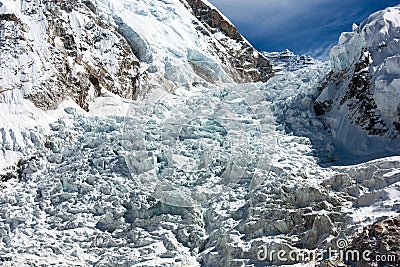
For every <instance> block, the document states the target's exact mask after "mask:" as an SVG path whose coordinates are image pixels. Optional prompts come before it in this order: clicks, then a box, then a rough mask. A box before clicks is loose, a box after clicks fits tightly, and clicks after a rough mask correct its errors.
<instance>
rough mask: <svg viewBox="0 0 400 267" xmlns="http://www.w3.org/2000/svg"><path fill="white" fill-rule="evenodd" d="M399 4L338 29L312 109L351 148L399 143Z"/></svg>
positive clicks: (390, 149) (380, 149) (389, 149)
mask: <svg viewBox="0 0 400 267" xmlns="http://www.w3.org/2000/svg"><path fill="white" fill-rule="evenodd" d="M399 14H400V7H399V6H397V7H392V8H388V9H386V10H383V11H379V12H377V13H374V14H372V15H371V16H370V17H369V18H368V19H367V20H365V21H364V22H363V23H362V24H361V25H360V26H357V25H354V26H353V28H354V29H353V32H349V33H343V34H342V35H341V37H340V40H339V44H338V45H337V46H335V47H334V48H333V49H332V51H331V67H332V71H331V73H330V75H329V76H328V78H327V79H326V81H325V83H324V84H323V87H324V90H323V91H322V93H321V95H320V96H319V98H318V99H317V100H316V102H315V105H314V109H315V112H316V113H317V114H318V115H321V116H322V118H323V119H324V120H325V123H326V125H327V126H328V127H329V128H331V129H332V130H333V135H334V138H335V139H336V141H337V143H338V144H339V145H341V146H343V148H344V149H345V150H348V151H350V152H354V153H356V154H360V155H363V154H364V155H365V154H379V153H386V154H387V153H389V154H390V153H396V150H397V148H398V147H399V145H400V141H399V133H400V127H399V125H400V91H399V87H400V68H399V62H400V45H399V41H398V40H399V38H400V34H399V32H400V23H399V20H398V17H399Z"/></svg>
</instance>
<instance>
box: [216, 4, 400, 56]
mask: <svg viewBox="0 0 400 267" xmlns="http://www.w3.org/2000/svg"><path fill="white" fill-rule="evenodd" d="M209 1H210V2H211V3H213V4H214V5H215V6H216V7H218V8H219V9H220V10H221V11H222V12H223V13H224V14H225V15H226V16H227V17H228V18H229V19H230V20H231V21H232V22H233V23H234V24H235V25H236V26H237V28H238V29H239V31H240V32H241V33H242V34H243V35H244V36H245V37H246V38H247V39H248V40H249V41H250V42H251V43H252V44H253V45H254V46H255V47H256V48H257V49H259V50H264V51H281V50H284V49H286V48H289V49H290V50H292V51H294V52H296V53H298V54H311V55H312V56H314V57H317V58H323V59H326V58H327V57H328V54H329V48H330V47H331V46H332V45H334V44H335V43H337V40H338V38H339V35H340V33H341V32H343V31H351V26H352V24H353V22H355V23H357V24H358V23H360V22H361V21H363V20H364V19H365V18H367V17H368V15H369V14H371V13H373V12H375V11H377V10H380V9H384V8H385V7H388V6H394V5H397V4H400V1H399V0H396V1H394V0H379V1H378V0H343V1H340V0H299V1H295V0H247V1H243V0H209Z"/></svg>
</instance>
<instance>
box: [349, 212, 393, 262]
mask: <svg viewBox="0 0 400 267" xmlns="http://www.w3.org/2000/svg"><path fill="white" fill-rule="evenodd" d="M348 250H358V251H360V252H364V251H370V252H371V253H370V254H368V255H367V256H368V258H369V259H371V261H369V260H368V258H367V259H360V261H358V262H352V261H349V262H348V264H350V265H351V266H357V267H358V266H360V267H361V266H362V267H369V266H399V264H400V217H397V218H391V219H387V220H383V221H379V222H376V223H374V224H373V225H371V226H368V227H366V228H364V229H363V231H362V232H361V233H360V234H358V235H357V236H356V237H355V238H354V239H353V242H352V243H351V245H350V247H349V248H348Z"/></svg>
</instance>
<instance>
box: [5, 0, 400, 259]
mask: <svg viewBox="0 0 400 267" xmlns="http://www.w3.org/2000/svg"><path fill="white" fill-rule="evenodd" d="M0 3H2V4H0V15H1V18H2V19H1V25H2V26H1V27H0V33H1V34H2V35H0V41H4V42H3V43H2V46H0V50H1V51H2V52H1V54H0V55H1V57H0V66H1V72H0V78H1V79H0V88H1V89H6V91H4V92H3V91H2V92H1V93H0V106H1V110H2V112H1V114H0V121H1V124H0V134H1V135H0V147H1V153H0V181H1V182H0V190H1V192H0V218H1V219H0V260H1V261H3V263H4V265H5V266H47V265H54V266H285V265H290V266H315V265H316V264H321V265H322V266H329V264H331V265H332V264H333V263H335V264H337V266H339V264H343V263H340V262H335V259H331V258H323V259H319V260H318V262H316V261H312V260H310V261H301V260H299V261H290V262H287V261H283V260H281V259H279V258H277V257H274V258H273V259H272V260H270V261H263V260H262V259H261V258H260V257H259V255H260V251H261V249H262V248H263V247H264V246H268V247H269V248H272V249H274V250H283V251H286V252H287V253H289V252H291V251H292V252H295V253H313V252H314V253H316V252H318V253H322V252H324V251H326V250H327V249H328V248H332V247H333V248H335V246H336V247H337V244H338V239H340V238H341V237H342V236H346V237H348V238H349V242H350V241H351V240H352V239H353V240H358V239H357V238H358V235H357V231H360V230H361V229H362V228H363V227H366V226H369V225H371V224H373V223H375V222H376V221H379V220H382V219H385V218H388V217H396V216H398V213H399V208H400V203H399V185H400V175H399V174H400V171H399V170H400V157H399V156H398V153H399V146H397V144H398V138H397V135H396V132H395V130H396V128H395V127H396V126H395V125H396V124H395V122H396V120H397V119H398V106H396V105H398V101H399V97H398V92H397V91H398V86H397V85H398V82H397V75H398V64H397V63H398V54H399V51H400V50H399V47H398V36H397V34H398V31H397V30H398V27H400V26H399V25H400V19H399V18H400V14H399V7H393V8H388V9H386V10H384V11H381V12H377V13H375V14H373V15H371V17H370V18H368V19H367V20H366V21H365V22H364V23H362V24H361V25H360V26H358V27H354V31H353V32H352V33H344V34H343V35H342V36H341V38H340V40H339V44H338V46H336V47H334V48H333V49H332V51H331V60H330V61H329V62H321V61H318V60H313V59H311V58H308V57H305V56H297V55H294V54H293V53H291V52H290V51H283V52H280V53H278V52H274V53H262V54H261V53H259V52H257V51H256V50H255V49H254V48H252V47H251V45H250V44H249V43H248V42H247V41H246V40H245V39H244V38H243V37H241V35H240V34H239V33H237V31H236V30H235V28H234V26H233V25H232V23H231V22H229V20H227V19H226V18H225V17H224V16H223V15H222V14H220V13H219V12H218V11H217V10H216V8H215V7H213V6H212V5H211V4H210V3H208V2H207V1H199V0H197V1H195V0H193V1H192V0H188V1H185V0H163V1H157V0H144V1H127V0H118V1H109V0H93V1H77V2H76V3H72V2H67V1H60V2H59V3H58V2H57V3H53V2H49V3H46V1H39V0H33V1H21V2H20V1H8V2H5V1H2V2H0ZM41 12H42V13H41ZM46 12H47V13H46ZM4 14H15V17H14V16H11V15H7V16H6V15H4ZM46 14H47V15H46ZM50 14H52V15H51V16H50ZM10 18H11V20H10ZM15 18H16V19H15ZM15 20H16V21H15ZM18 21H20V22H21V24H19V22H18ZM48 23H54V25H55V26H54V27H55V28H56V29H58V26H59V25H63V27H62V28H63V29H65V30H67V34H62V35H61V36H59V37H56V38H52V37H54V34H55V33H56V32H57V30H56V31H55V32H53V31H49V32H48V30H49V29H50V26H49V25H48ZM15 25H17V26H18V25H22V27H24V28H25V30H19V29H14V28H13V27H15ZM364 29H365V30H364ZM10 30H13V31H10ZM40 31H41V32H40ZM27 33H29V34H32V38H35V40H34V41H32V42H31V41H29V40H28V39H27V40H24V39H22V40H19V37H18V38H10V36H11V35H12V34H17V36H20V35H24V36H27V37H28V34H27ZM10 34H11V35H10ZM91 34H95V36H93V39H92V37H90V36H91ZM2 36H8V38H3V37H2ZM43 36H46V37H48V39H46V38H42V37H43ZM88 36H89V37H88ZM94 40H96V42H95V43H94V44H92V43H91V42H92V41H94ZM383 41H384V42H385V43H382V42H383ZM10 42H15V44H12V43H10ZM14 47H16V48H17V50H16V51H15V53H14V54H12V53H7V52H6V51H9V49H11V48H14ZM80 47H84V48H85V47H86V50H85V49H83V50H82V49H80ZM25 52H26V53H25ZM56 56H57V57H60V58H62V60H58V59H55V58H53V57H56ZM38 58H41V59H42V60H37V59H38ZM78 59H80V60H81V61H79V60H78ZM268 60H269V61H268ZM30 62H33V63H32V64H31V63H30ZM60 62H61V63H63V66H62V68H61V70H56V68H57V66H58V65H57V64H58V63H60ZM268 62H271V63H272V65H271V64H270V63H268ZM240 64H242V65H240ZM10 66H12V68H11V67H10ZM68 69H69V70H68ZM121 70H122V71H121ZM367 74H368V75H367ZM357 75H361V76H357ZM363 75H365V77H364V76H363ZM354 77H358V78H359V79H360V80H362V81H364V78H365V80H366V81H368V82H372V83H371V84H373V90H371V91H369V92H370V93H373V94H372V99H373V100H371V103H372V101H373V102H375V103H376V109H377V110H378V111H379V114H380V115H381V116H382V118H383V120H384V122H385V123H386V125H388V122H393V123H394V124H392V125H394V126H393V127H392V126H390V127H388V131H385V132H384V131H377V132H378V133H383V134H375V135H373V134H371V132H369V129H366V128H365V127H364V128H363V127H362V125H361V126H360V125H358V124H357V123H354V122H353V121H351V120H350V121H349V114H351V115H354V114H356V116H355V117H357V116H358V115H363V113H362V112H361V111H363V110H362V109H360V108H358V106H357V104H358V100H359V98H358V97H359V95H357V94H356V95H355V96H354V95H352V94H351V92H353V91H352V87H351V86H349V84H351V80H354ZM360 77H361V78H360ZM58 79H60V80H58ZM65 79H66V80H65ZM63 81H64V82H65V81H67V85H68V86H66V87H64V85H63ZM42 82H43V83H42ZM338 83H339V85H338ZM20 84H23V86H22V87H21V88H19V87H18V86H19V85H20ZM361 84H362V83H361ZM9 89H10V90H9ZM78 89H79V90H78ZM357 89H358V88H357ZM81 92H82V94H81ZM349 92H350V93H349ZM61 93H62V94H61ZM345 95H347V97H346V101H347V102H345V101H344V102H343V103H344V104H343V103H341V99H342V98H343V96H345ZM365 95H367V96H369V93H365ZM368 99H370V97H369V98H367V100H368ZM362 100H364V102H365V101H366V100H365V99H362ZM351 104H353V106H352V105H351ZM354 105H355V106H356V107H354ZM357 108H358V109H357ZM360 110H361V111H360ZM355 111H359V112H358V113H354V112H355ZM373 123H374V124H373ZM371 124H373V126H374V127H376V129H378V130H379V129H380V130H382V129H384V126H383V124H382V125H381V124H380V123H379V121H378V120H376V121H372V123H371ZM374 129H375V128H374ZM365 140H369V141H368V142H371V143H368V142H366V141H365ZM370 140H372V141H370ZM342 145H345V146H346V149H347V150H348V151H346V152H343V151H342V150H341V146H342ZM382 147H383V148H384V150H383V151H382V150H380V151H377V150H379V149H380V148H382ZM387 148H390V151H389V152H388V151H387V150H386V149H387ZM360 150H361V152H360ZM378 152H379V153H381V154H379V157H377V156H376V153H378ZM362 156H366V158H362ZM354 158H362V159H361V160H360V161H359V162H354ZM346 242H347V241H346ZM389 249H390V250H392V251H395V250H396V249H397V248H396V247H395V246H392V247H390V248H389ZM324 264H325V265H324ZM354 264H355V266H362V265H357V263H354Z"/></svg>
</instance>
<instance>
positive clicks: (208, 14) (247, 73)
mask: <svg viewBox="0 0 400 267" xmlns="http://www.w3.org/2000/svg"><path fill="white" fill-rule="evenodd" d="M180 1H181V2H182V3H184V4H186V5H189V6H190V9H191V10H192V12H193V14H194V15H195V16H196V18H197V19H198V20H199V21H200V22H201V23H202V24H203V25H204V26H205V27H206V29H207V30H208V31H209V32H210V33H211V34H216V33H218V32H219V33H222V34H223V35H225V36H224V37H223V38H219V39H218V42H220V43H221V44H222V45H223V46H224V47H226V48H228V51H227V52H228V54H229V55H230V56H231V57H230V58H229V59H228V61H227V59H226V57H224V55H223V54H222V53H219V55H220V60H221V61H222V62H225V63H226V64H229V65H232V66H233V67H234V69H236V71H237V73H238V74H239V80H238V81H241V80H242V81H245V82H257V81H263V82H265V81H267V80H268V79H269V78H270V77H271V76H272V75H273V74H274V71H273V70H272V65H271V64H270V62H269V61H268V60H267V59H266V58H265V57H264V56H263V55H262V54H261V53H259V52H258V51H257V50H255V49H254V48H253V47H252V46H251V44H250V43H249V42H248V41H247V40H245V39H244V37H243V36H242V35H241V34H240V33H239V32H238V31H237V29H236V27H235V26H234V25H233V24H232V23H231V22H230V21H229V20H228V19H227V18H225V17H224V16H223V15H222V14H221V13H220V12H219V11H218V10H217V9H215V8H214V7H213V6H211V5H210V4H208V3H206V2H205V1H201V0H180ZM205 33H206V32H205ZM206 34H207V33H206ZM232 42H235V43H236V45H235V46H232V44H231V43H232ZM237 47H239V49H238V48H237ZM234 76H236V75H234ZM236 79H237V78H236Z"/></svg>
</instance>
